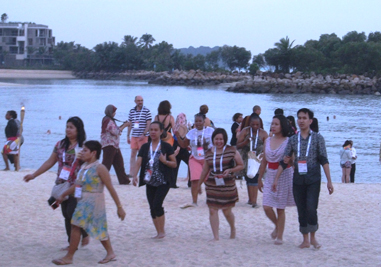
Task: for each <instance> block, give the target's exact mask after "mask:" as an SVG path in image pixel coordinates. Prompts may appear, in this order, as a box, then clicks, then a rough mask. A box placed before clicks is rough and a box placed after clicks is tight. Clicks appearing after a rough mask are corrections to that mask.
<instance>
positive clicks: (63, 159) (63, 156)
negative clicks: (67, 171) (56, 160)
mask: <svg viewBox="0 0 381 267" xmlns="http://www.w3.org/2000/svg"><path fill="white" fill-rule="evenodd" d="M77 147H78V143H77V145H76V146H75V148H74V155H75V157H74V160H73V163H72V164H71V166H72V167H73V165H74V162H75V160H76V159H77V153H75V149H76V148H77ZM65 162H66V152H65V150H64V151H63V152H62V163H65Z"/></svg>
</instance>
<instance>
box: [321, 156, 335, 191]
mask: <svg viewBox="0 0 381 267" xmlns="http://www.w3.org/2000/svg"><path fill="white" fill-rule="evenodd" d="M323 170H324V173H325V176H326V177H327V188H328V193H329V194H330V195H331V194H332V193H333V191H334V189H333V185H332V181H331V173H330V171H329V163H326V164H324V165H323Z"/></svg>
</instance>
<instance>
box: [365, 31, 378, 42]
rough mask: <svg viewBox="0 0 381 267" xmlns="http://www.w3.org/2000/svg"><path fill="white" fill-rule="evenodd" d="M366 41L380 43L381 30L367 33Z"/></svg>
mask: <svg viewBox="0 0 381 267" xmlns="http://www.w3.org/2000/svg"><path fill="white" fill-rule="evenodd" d="M367 41H368V42H376V43H381V32H371V33H369V35H368V40H367Z"/></svg>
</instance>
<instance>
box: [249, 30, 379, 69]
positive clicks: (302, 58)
mask: <svg viewBox="0 0 381 267" xmlns="http://www.w3.org/2000/svg"><path fill="white" fill-rule="evenodd" d="M293 43H294V41H292V42H291V41H290V39H289V38H288V37H286V38H282V39H280V41H279V42H277V43H275V44H274V46H275V47H274V48H271V49H268V50H266V52H264V53H263V54H258V55H256V56H254V57H253V63H254V64H257V65H258V66H259V67H260V68H261V69H267V70H270V71H274V72H283V73H289V72H290V71H291V72H297V71H301V72H311V71H313V72H315V73H321V74H334V73H339V74H340V73H341V74H344V73H345V74H365V73H367V74H368V75H376V74H377V75H380V74H381V33H380V32H372V33H370V34H369V35H368V36H366V34H365V33H364V32H361V33H358V32H357V31H351V32H348V33H347V34H346V35H345V36H343V38H342V39H340V38H339V37H338V36H337V35H336V34H334V33H332V34H323V35H321V36H320V38H319V40H308V41H307V42H305V44H304V45H297V46H293Z"/></svg>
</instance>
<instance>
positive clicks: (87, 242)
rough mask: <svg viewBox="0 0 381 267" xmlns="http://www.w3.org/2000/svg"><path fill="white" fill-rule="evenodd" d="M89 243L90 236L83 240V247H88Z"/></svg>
mask: <svg viewBox="0 0 381 267" xmlns="http://www.w3.org/2000/svg"><path fill="white" fill-rule="evenodd" d="M89 243H90V237H89V236H86V237H84V238H82V243H81V246H82V247H86V246H87V245H88V244H89Z"/></svg>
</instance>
